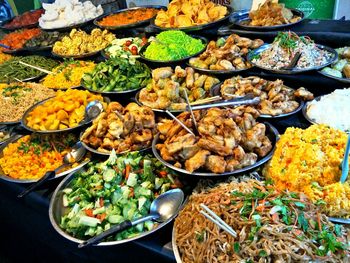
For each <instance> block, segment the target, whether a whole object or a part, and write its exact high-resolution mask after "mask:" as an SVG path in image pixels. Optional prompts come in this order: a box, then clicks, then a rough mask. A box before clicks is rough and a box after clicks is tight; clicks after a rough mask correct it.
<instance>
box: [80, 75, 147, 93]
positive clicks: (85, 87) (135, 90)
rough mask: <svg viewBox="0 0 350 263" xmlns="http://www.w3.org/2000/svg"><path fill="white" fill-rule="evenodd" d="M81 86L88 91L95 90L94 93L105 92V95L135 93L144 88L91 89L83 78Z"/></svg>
mask: <svg viewBox="0 0 350 263" xmlns="http://www.w3.org/2000/svg"><path fill="white" fill-rule="evenodd" d="M80 86H81V87H83V88H84V89H86V90H88V91H90V92H94V93H100V94H103V95H106V96H108V95H113V94H120V95H122V94H126V95H127V94H130V95H131V94H133V93H135V92H138V91H139V90H140V89H142V88H137V89H131V90H122V91H108V92H106V91H100V90H93V89H90V88H88V87H87V86H86V85H85V84H84V83H83V79H82V80H81V82H80Z"/></svg>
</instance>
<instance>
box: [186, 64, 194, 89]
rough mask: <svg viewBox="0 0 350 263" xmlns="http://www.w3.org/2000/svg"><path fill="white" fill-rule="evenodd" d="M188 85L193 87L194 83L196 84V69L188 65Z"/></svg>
mask: <svg viewBox="0 0 350 263" xmlns="http://www.w3.org/2000/svg"><path fill="white" fill-rule="evenodd" d="M185 70H186V74H187V75H186V81H185V82H186V87H187V88H189V89H190V88H192V86H193V84H194V81H195V79H194V69H193V68H190V67H187V68H186V69H185Z"/></svg>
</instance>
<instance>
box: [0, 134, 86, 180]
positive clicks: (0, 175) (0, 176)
mask: <svg viewBox="0 0 350 263" xmlns="http://www.w3.org/2000/svg"><path fill="white" fill-rule="evenodd" d="M23 136H25V135H15V136H13V137H11V138H10V139H9V140H7V141H6V142H5V143H4V144H2V145H1V147H0V158H2V157H3V151H4V149H5V148H6V147H7V145H9V144H10V143H13V142H16V141H18V140H19V139H20V138H22V137H23ZM88 162H89V160H86V161H82V162H81V163H80V164H79V165H78V166H77V167H74V168H71V169H69V170H66V171H64V172H61V173H59V174H56V176H55V177H54V178H52V179H50V180H53V179H56V178H60V177H62V176H65V175H67V174H69V173H72V172H74V171H76V170H78V169H81V168H82V167H83V166H85V165H86V164H87V163H88ZM0 179H2V180H5V181H8V182H12V183H23V184H26V183H34V182H36V181H38V180H39V179H25V180H22V179H15V178H12V177H9V176H7V175H5V174H4V172H3V170H2V169H1V167H0Z"/></svg>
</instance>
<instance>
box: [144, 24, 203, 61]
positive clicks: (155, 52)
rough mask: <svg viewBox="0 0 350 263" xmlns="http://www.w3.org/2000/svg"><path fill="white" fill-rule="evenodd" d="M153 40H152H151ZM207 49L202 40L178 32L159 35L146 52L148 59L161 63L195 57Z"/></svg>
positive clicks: (173, 31)
mask: <svg viewBox="0 0 350 263" xmlns="http://www.w3.org/2000/svg"><path fill="white" fill-rule="evenodd" d="M150 40H151V39H150ZM204 48H205V44H204V43H202V40H200V39H196V38H193V37H191V36H189V35H187V34H186V33H184V32H182V31H178V30H169V31H164V32H162V33H160V34H158V35H157V36H156V37H155V39H154V40H153V41H151V44H150V45H149V46H148V47H147V49H146V51H145V52H144V56H145V57H146V58H148V59H152V60H159V61H170V60H179V59H182V58H185V57H188V56H191V55H194V54H196V53H198V52H200V51H201V50H203V49H204Z"/></svg>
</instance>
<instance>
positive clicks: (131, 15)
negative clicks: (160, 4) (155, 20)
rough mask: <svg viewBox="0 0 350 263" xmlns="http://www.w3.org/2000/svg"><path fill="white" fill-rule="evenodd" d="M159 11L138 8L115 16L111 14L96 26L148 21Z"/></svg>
mask: <svg viewBox="0 0 350 263" xmlns="http://www.w3.org/2000/svg"><path fill="white" fill-rule="evenodd" d="M158 11H159V9H156V8H140V9H136V10H129V11H125V12H121V13H117V14H111V15H109V16H106V17H104V18H102V19H101V20H100V21H99V22H98V24H99V25H100V26H123V25H128V24H133V23H136V22H140V21H144V20H147V19H150V18H152V17H154V16H156V15H157V13H158Z"/></svg>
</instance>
